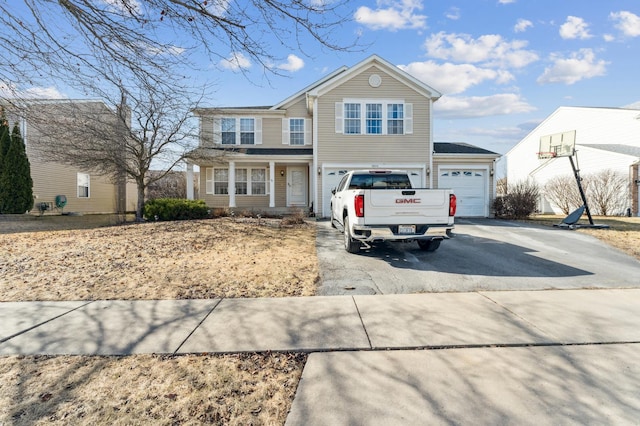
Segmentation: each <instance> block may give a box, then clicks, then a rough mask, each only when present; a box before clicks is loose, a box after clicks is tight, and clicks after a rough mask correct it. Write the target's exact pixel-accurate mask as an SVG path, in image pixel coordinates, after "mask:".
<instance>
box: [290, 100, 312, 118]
mask: <svg viewBox="0 0 640 426" xmlns="http://www.w3.org/2000/svg"><path fill="white" fill-rule="evenodd" d="M287 117H300V118H311V116H310V115H309V112H308V111H307V100H306V98H305V97H304V96H302V97H301V98H300V100H299V101H297V102H295V103H294V104H292V105H291V106H289V107H287Z"/></svg>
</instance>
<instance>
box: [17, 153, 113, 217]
mask: <svg viewBox="0 0 640 426" xmlns="http://www.w3.org/2000/svg"><path fill="white" fill-rule="evenodd" d="M29 162H30V164H31V178H32V179H33V195H34V196H37V198H36V199H35V202H36V203H41V202H51V203H54V202H55V198H56V195H65V196H66V197H67V205H66V206H65V207H64V211H65V212H80V213H113V212H115V210H116V187H115V185H113V184H111V183H109V181H108V180H107V179H105V178H103V177H100V176H99V175H97V174H95V173H91V172H86V171H83V170H79V169H76V168H73V167H69V166H65V165H60V164H56V163H51V162H46V163H45V162H41V161H38V160H37V159H35V158H33V156H32V157H31V158H29ZM78 172H80V173H87V174H89V176H90V183H89V198H78V189H77V173H78ZM34 212H35V213H39V211H38V209H37V206H34Z"/></svg>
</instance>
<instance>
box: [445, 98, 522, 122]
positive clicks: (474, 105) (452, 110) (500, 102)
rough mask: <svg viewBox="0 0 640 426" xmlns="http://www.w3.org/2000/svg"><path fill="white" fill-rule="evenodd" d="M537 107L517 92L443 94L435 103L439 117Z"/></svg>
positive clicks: (506, 112) (515, 111) (482, 115)
mask: <svg viewBox="0 0 640 426" xmlns="http://www.w3.org/2000/svg"><path fill="white" fill-rule="evenodd" d="M534 110H535V107H533V106H532V105H530V104H529V103H527V102H526V101H525V100H524V99H522V98H521V97H520V95H517V94H515V93H502V94H498V95H491V96H471V97H455V96H443V97H442V98H440V100H438V102H436V103H435V104H434V109H433V111H434V115H435V116H436V117H437V118H478V117H489V116H495V115H509V114H519V113H525V112H531V111H534Z"/></svg>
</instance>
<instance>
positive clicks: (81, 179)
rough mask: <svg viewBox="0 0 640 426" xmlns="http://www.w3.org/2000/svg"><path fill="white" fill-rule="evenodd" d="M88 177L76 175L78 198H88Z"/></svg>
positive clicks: (83, 174)
mask: <svg viewBox="0 0 640 426" xmlns="http://www.w3.org/2000/svg"><path fill="white" fill-rule="evenodd" d="M90 180H91V179H90V177H89V175H88V174H86V173H78V175H77V182H78V198H89V183H90Z"/></svg>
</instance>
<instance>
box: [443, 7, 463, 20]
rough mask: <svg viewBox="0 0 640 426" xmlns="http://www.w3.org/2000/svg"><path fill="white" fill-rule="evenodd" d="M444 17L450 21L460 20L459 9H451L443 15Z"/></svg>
mask: <svg viewBox="0 0 640 426" xmlns="http://www.w3.org/2000/svg"><path fill="white" fill-rule="evenodd" d="M444 16H446V17H447V18H449V19H451V20H452V21H457V20H458V19H460V8H459V7H455V6H454V7H451V8H449V10H448V11H447V12H446V13H445V14H444Z"/></svg>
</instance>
